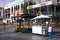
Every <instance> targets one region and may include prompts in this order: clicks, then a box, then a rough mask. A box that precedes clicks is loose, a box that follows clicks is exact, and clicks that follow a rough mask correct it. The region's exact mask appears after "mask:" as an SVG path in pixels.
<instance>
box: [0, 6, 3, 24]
mask: <svg viewBox="0 0 60 40" xmlns="http://www.w3.org/2000/svg"><path fill="white" fill-rule="evenodd" d="M3 9H4V8H2V7H0V24H3V13H4V12H3Z"/></svg>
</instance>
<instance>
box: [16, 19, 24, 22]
mask: <svg viewBox="0 0 60 40" xmlns="http://www.w3.org/2000/svg"><path fill="white" fill-rule="evenodd" d="M16 21H17V22H23V21H24V20H22V19H18V20H16Z"/></svg>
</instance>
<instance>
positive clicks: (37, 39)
mask: <svg viewBox="0 0 60 40" xmlns="http://www.w3.org/2000/svg"><path fill="white" fill-rule="evenodd" d="M14 28H15V27H8V26H6V27H5V29H3V26H2V25H0V40H60V33H58V34H55V35H53V36H52V37H51V38H49V37H46V36H41V35H35V34H32V33H21V32H17V33H14Z"/></svg>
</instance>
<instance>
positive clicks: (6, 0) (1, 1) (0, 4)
mask: <svg viewBox="0 0 60 40" xmlns="http://www.w3.org/2000/svg"><path fill="white" fill-rule="evenodd" d="M13 1H16V0H0V7H3V6H5V5H6V4H8V3H10V2H13ZM21 1H22V0H21Z"/></svg>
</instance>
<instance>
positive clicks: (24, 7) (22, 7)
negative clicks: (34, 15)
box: [21, 2, 33, 14]
mask: <svg viewBox="0 0 60 40" xmlns="http://www.w3.org/2000/svg"><path fill="white" fill-rule="evenodd" d="M32 4H33V3H32V2H29V3H28V2H25V3H24V4H21V10H23V14H28V10H27V6H28V5H32Z"/></svg>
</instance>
